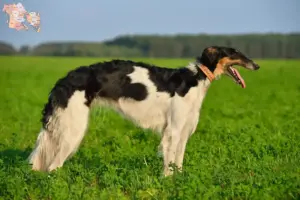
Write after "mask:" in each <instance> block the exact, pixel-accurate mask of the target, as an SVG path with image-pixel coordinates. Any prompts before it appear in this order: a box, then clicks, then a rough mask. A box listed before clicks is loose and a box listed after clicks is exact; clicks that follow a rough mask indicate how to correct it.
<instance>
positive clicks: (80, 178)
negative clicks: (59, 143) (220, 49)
mask: <svg viewBox="0 0 300 200" xmlns="http://www.w3.org/2000/svg"><path fill="white" fill-rule="evenodd" d="M135 60H144V61H146V62H152V63H155V64H158V65H162V66H172V67H176V66H182V65H185V64H187V62H189V61H191V60H179V59H177V60H171V59H170V60H168V59H164V60H163V59H135ZM96 61H99V59H96V58H92V59H91V58H42V57H40V58H31V57H28V58H26V57H0V63H1V66H0V87H1V89H0V199H5V200H6V199H72V200H73V199H101V200H102V199H300V104H299V100H300V79H299V78H300V67H299V66H300V61H283V60H282V61H258V63H259V64H260V65H261V70H259V71H255V72H251V71H247V70H243V69H241V70H240V72H241V74H242V75H243V77H244V79H245V80H246V84H247V88H246V89H242V88H240V87H239V86H238V85H236V84H235V83H233V82H232V81H231V80H230V79H229V78H227V77H223V78H222V79H221V80H218V81H215V82H214V83H213V84H212V86H211V87H210V89H209V91H208V95H207V97H206V98H205V101H204V104H203V107H202V111H201V119H200V123H199V125H198V128H197V130H196V133H195V134H194V135H193V136H192V137H191V138H190V140H189V142H188V145H187V151H186V154H185V155H186V156H185V160H184V172H183V173H182V174H175V175H174V176H173V177H169V178H163V177H162V174H161V172H162V158H160V157H158V156H157V146H158V144H159V138H158V136H156V135H155V134H151V131H149V130H142V129H140V128H138V127H135V126H134V125H133V124H132V123H130V122H128V121H126V120H124V119H122V118H121V117H120V116H118V115H117V114H115V113H113V112H111V111H109V110H107V109H94V110H93V111H92V114H91V119H90V126H89V129H88V132H87V135H86V137H85V138H84V140H83V142H82V145H81V147H80V149H79V151H78V152H77V153H76V154H75V155H74V157H72V158H71V159H70V160H68V161H67V162H66V163H65V165H64V166H63V168H61V169H59V170H57V171H55V172H52V173H49V174H47V173H41V172H33V171H31V170H30V167H29V166H28V164H27V162H26V158H27V156H28V155H29V153H30V151H31V150H32V148H33V147H34V144H35V141H36V138H37V134H38V132H39V130H40V127H41V124H40V121H39V120H40V118H41V110H42V108H43V105H44V103H45V102H46V100H47V96H48V93H49V91H50V89H51V88H52V86H53V85H54V83H55V81H56V80H57V79H58V78H60V77H62V76H63V75H65V73H66V72H67V71H68V70H70V69H72V68H75V67H77V66H79V65H87V64H91V63H93V62H96Z"/></svg>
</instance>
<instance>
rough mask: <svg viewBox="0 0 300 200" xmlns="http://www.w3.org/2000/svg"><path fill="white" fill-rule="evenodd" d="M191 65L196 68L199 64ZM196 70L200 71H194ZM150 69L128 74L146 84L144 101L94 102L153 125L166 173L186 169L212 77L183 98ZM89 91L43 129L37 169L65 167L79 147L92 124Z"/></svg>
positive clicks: (32, 158)
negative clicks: (164, 87) (162, 86)
mask: <svg viewBox="0 0 300 200" xmlns="http://www.w3.org/2000/svg"><path fill="white" fill-rule="evenodd" d="M192 65H193V64H190V65H189V66H188V68H190V69H191V70H192V71H193V67H194V68H195V65H193V66H192ZM193 72H194V73H196V71H195V70H194V71H193ZM148 73H149V72H148V70H147V69H146V68H143V67H139V66H135V67H134V71H133V72H132V73H131V74H129V75H128V76H129V77H130V78H131V80H132V83H142V84H143V85H145V86H146V87H147V91H148V96H147V98H146V99H145V100H143V101H135V100H133V99H130V98H121V99H119V100H118V101H117V102H115V101H112V100H107V99H102V98H98V99H96V100H94V102H93V103H94V104H97V105H100V106H109V107H112V108H114V109H115V110H116V111H118V112H119V113H121V114H122V115H124V116H125V117H126V118H128V119H130V120H132V121H134V122H135V123H136V124H138V125H139V126H140V127H142V128H151V129H153V130H156V131H158V132H159V133H161V134H162V135H161V136H162V140H161V143H160V149H161V151H162V153H163V157H164V174H165V175H166V176H167V175H170V174H172V171H171V169H170V168H169V164H170V163H175V164H176V165H177V166H178V167H179V168H182V162H183V158H184V152H185V147H186V143H187V141H188V138H189V137H190V136H191V135H192V134H193V133H194V131H195V129H196V127H197V124H198V120H199V115H200V108H201V105H202V102H203V99H204V97H205V94H206V90H207V88H208V87H209V85H210V82H209V80H205V81H199V84H198V86H197V87H193V88H191V89H190V90H189V92H188V93H187V94H186V95H185V96H184V97H181V96H179V95H177V94H176V95H175V96H173V97H170V96H169V94H168V93H166V92H158V91H157V88H156V86H155V85H154V83H153V82H152V81H151V80H150V79H149V74H148ZM84 95H85V93H84V92H79V91H76V92H75V93H74V94H73V96H72V97H71V98H70V100H69V103H68V107H67V108H66V109H64V110H61V109H58V110H56V111H55V115H53V117H52V119H51V120H50V122H49V123H50V124H51V126H49V130H48V131H46V130H41V132H40V134H39V136H38V140H37V145H36V148H35V150H34V151H33V153H32V154H31V156H30V161H31V163H32V164H33V169H40V170H47V171H51V170H54V169H56V168H57V167H61V166H62V165H63V163H64V161H65V160H66V159H67V158H68V157H69V156H70V155H71V154H72V153H74V152H75V150H76V149H77V147H78V146H79V144H80V142H81V140H82V138H83V136H84V132H85V130H86V128H87V125H88V115H89V109H88V107H87V106H85V105H84V102H85V101H86V99H85V96H84Z"/></svg>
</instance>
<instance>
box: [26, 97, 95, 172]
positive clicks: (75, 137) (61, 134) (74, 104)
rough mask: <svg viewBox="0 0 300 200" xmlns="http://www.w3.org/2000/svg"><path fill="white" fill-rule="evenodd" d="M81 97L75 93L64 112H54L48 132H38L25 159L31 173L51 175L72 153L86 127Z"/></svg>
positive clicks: (86, 121)
mask: <svg viewBox="0 0 300 200" xmlns="http://www.w3.org/2000/svg"><path fill="white" fill-rule="evenodd" d="M84 95H85V93H84V92H82V91H75V92H74V94H73V95H72V97H71V98H70V99H69V103H68V106H67V108H65V109H64V110H62V109H57V110H56V111H55V112H54V115H53V116H52V117H51V119H50V120H49V123H48V124H49V126H48V129H47V130H45V129H42V130H41V132H40V134H39V136H38V140H37V144H36V148H35V149H34V151H33V152H32V154H31V155H30V157H29V159H30V163H31V164H32V168H33V169H34V170H43V171H51V170H53V169H56V168H57V167H61V166H62V165H63V164H64V161H65V160H66V159H67V158H68V157H69V156H70V155H71V154H72V153H74V152H75V151H76V149H77V148H78V146H79V145H80V142H81V140H82V138H83V136H84V133H85V130H86V128H87V125H88V115H89V108H88V107H87V106H86V105H85V104H84V102H85V101H86V99H85V96H84Z"/></svg>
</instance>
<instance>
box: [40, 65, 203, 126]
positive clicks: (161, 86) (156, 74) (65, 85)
mask: <svg viewBox="0 0 300 200" xmlns="http://www.w3.org/2000/svg"><path fill="white" fill-rule="evenodd" d="M134 66H137V67H142V68H146V69H147V70H148V71H149V79H150V80H151V81H152V82H153V83H154V85H155V86H156V87H157V91H159V92H167V93H169V95H170V96H174V95H175V93H177V94H178V95H179V96H185V95H186V93H188V91H189V90H190V88H191V87H195V86H197V84H198V80H199V79H205V75H204V74H203V73H202V72H201V71H198V73H197V74H194V73H193V72H192V71H190V70H189V69H187V68H180V69H170V68H162V67H157V66H154V65H149V64H146V63H142V62H133V61H126V60H112V61H109V62H102V63H96V64H93V65H90V66H82V67H79V68H77V69H74V70H72V71H70V72H69V73H68V74H67V75H66V76H65V77H64V78H62V79H60V80H58V81H57V83H56V84H55V86H54V87H53V89H52V90H51V92H50V95H49V100H48V103H47V104H46V105H45V107H44V110H43V118H42V122H43V125H44V127H45V126H46V124H47V122H48V120H49V117H50V116H51V115H52V113H53V111H54V109H55V108H57V107H60V108H63V109H64V108H66V107H67V105H68V101H69V99H70V97H71V96H72V95H73V93H74V92H75V91H76V90H78V91H85V96H86V99H87V101H86V102H85V104H86V106H90V104H91V102H92V101H93V99H95V98H96V97H102V98H107V99H112V100H118V99H119V98H121V97H127V98H132V99H135V100H136V101H142V100H144V99H146V97H147V95H148V94H147V88H146V86H145V85H143V84H141V83H131V79H130V77H128V76H127V75H128V74H130V73H132V72H133V71H134ZM45 128H46V127H45Z"/></svg>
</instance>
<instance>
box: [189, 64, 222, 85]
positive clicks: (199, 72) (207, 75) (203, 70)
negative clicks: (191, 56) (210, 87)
mask: <svg viewBox="0 0 300 200" xmlns="http://www.w3.org/2000/svg"><path fill="white" fill-rule="evenodd" d="M187 68H188V69H189V70H190V71H192V72H193V74H194V75H195V76H197V78H198V79H199V80H207V79H208V80H209V82H212V81H213V80H215V78H216V77H215V75H214V74H213V73H212V72H211V71H210V70H209V69H208V67H206V66H205V65H203V64H201V63H190V64H189V65H188V66H187Z"/></svg>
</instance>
